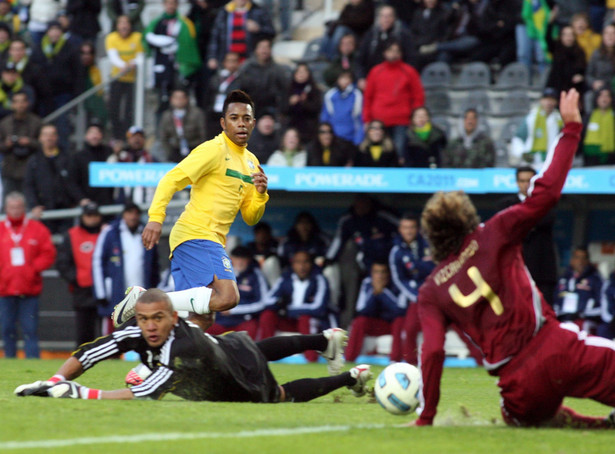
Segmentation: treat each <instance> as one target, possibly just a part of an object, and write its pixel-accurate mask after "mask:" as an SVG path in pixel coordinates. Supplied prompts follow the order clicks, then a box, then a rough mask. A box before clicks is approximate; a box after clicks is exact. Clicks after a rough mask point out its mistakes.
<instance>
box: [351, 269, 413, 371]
mask: <svg viewBox="0 0 615 454" xmlns="http://www.w3.org/2000/svg"><path fill="white" fill-rule="evenodd" d="M355 313H356V315H355V318H354V319H353V320H352V324H351V325H350V337H349V339H348V347H346V352H345V356H346V360H347V361H356V359H357V357H358V356H359V354H360V353H361V350H362V349H363V342H364V340H365V336H382V335H385V334H391V335H392V337H393V343H392V345H391V353H390V355H389V360H390V361H391V362H398V361H401V360H402V348H401V343H402V327H403V324H404V314H405V313H406V306H405V304H404V300H403V298H402V297H401V295H400V294H399V291H398V290H397V289H396V288H395V286H394V285H393V283H392V282H391V272H390V270H389V266H388V265H387V263H386V262H374V263H373V264H372V267H371V270H370V276H369V277H366V278H365V279H363V281H362V282H361V289H360V291H359V298H358V299H357V304H356V308H355Z"/></svg>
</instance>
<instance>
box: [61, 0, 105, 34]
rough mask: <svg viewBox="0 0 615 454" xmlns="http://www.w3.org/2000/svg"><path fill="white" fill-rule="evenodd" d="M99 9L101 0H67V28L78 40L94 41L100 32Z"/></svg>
mask: <svg viewBox="0 0 615 454" xmlns="http://www.w3.org/2000/svg"><path fill="white" fill-rule="evenodd" d="M101 10H102V2H101V0H67V2H66V14H67V15H68V17H69V19H70V26H69V28H68V30H69V31H70V33H71V35H72V36H74V37H75V38H77V40H78V42H80V43H81V42H83V41H91V42H93V43H95V42H96V38H97V37H98V32H100V23H99V22H98V16H99V15H100V11H101Z"/></svg>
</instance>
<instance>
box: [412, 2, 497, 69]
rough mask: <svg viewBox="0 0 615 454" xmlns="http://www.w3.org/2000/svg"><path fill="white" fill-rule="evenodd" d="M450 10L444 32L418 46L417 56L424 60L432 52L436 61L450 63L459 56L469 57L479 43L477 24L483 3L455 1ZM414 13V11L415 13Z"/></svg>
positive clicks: (481, 15)
mask: <svg viewBox="0 0 615 454" xmlns="http://www.w3.org/2000/svg"><path fill="white" fill-rule="evenodd" d="M454 5H456V7H453V8H452V9H451V12H450V18H449V22H450V24H449V26H448V29H447V31H446V33H444V34H442V35H440V36H435V37H434V38H433V39H434V41H432V42H429V43H427V44H423V45H422V46H419V48H418V50H419V57H420V58H421V59H423V60H424V61H431V59H432V58H433V57H432V58H428V57H429V56H430V55H432V54H434V55H435V57H436V60H437V61H445V62H447V63H451V62H453V61H456V60H459V59H461V58H469V56H470V55H471V54H472V52H473V51H474V50H475V49H476V48H477V47H478V46H479V45H480V44H481V40H480V39H479V38H478V36H477V34H478V30H479V26H478V24H479V23H480V22H481V21H482V20H483V14H484V11H485V8H483V5H484V3H482V2H479V1H477V0H468V1H466V2H462V3H455V4H454ZM415 14H416V13H415Z"/></svg>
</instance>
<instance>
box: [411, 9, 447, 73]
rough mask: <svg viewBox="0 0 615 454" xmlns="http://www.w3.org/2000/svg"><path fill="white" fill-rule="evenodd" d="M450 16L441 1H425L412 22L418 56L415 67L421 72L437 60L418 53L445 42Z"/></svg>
mask: <svg viewBox="0 0 615 454" xmlns="http://www.w3.org/2000/svg"><path fill="white" fill-rule="evenodd" d="M448 26H449V14H448V12H447V11H446V10H445V8H444V7H443V6H442V4H441V3H440V1H439V0H423V1H422V6H421V8H419V9H417V10H416V11H415V12H414V14H413V16H412V20H411V21H410V27H409V28H410V34H411V36H412V45H413V46H414V53H415V54H418V55H417V57H416V59H415V61H414V65H415V67H416V68H417V69H418V70H419V71H420V70H421V69H422V68H423V67H425V66H426V65H427V64H428V63H431V62H432V61H434V60H435V59H434V58H433V56H430V55H429V54H427V53H425V52H421V53H420V54H419V53H418V50H419V48H420V47H421V46H424V45H428V44H433V43H437V42H438V41H443V40H444V39H445V37H446V36H447V35H448V32H449V27H448Z"/></svg>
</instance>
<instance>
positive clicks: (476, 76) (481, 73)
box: [451, 62, 491, 90]
mask: <svg viewBox="0 0 615 454" xmlns="http://www.w3.org/2000/svg"><path fill="white" fill-rule="evenodd" d="M490 84H491V69H489V65H487V64H486V63H482V62H472V63H466V64H465V65H463V67H462V68H461V73H459V77H458V79H457V82H456V83H454V84H453V85H452V87H451V88H453V89H454V90H467V89H470V88H488V87H489V85H490Z"/></svg>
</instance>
